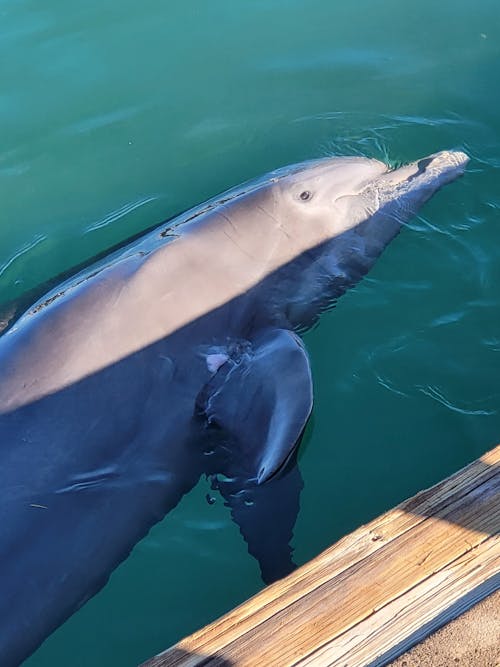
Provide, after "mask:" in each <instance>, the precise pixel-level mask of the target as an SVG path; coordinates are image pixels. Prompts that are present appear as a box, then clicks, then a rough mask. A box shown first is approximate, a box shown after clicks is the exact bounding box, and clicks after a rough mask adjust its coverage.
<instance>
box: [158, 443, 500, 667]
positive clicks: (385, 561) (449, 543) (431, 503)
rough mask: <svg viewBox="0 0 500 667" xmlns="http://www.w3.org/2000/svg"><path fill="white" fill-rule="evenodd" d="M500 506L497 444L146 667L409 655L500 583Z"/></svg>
mask: <svg viewBox="0 0 500 667" xmlns="http://www.w3.org/2000/svg"><path fill="white" fill-rule="evenodd" d="M499 501H500V446H499V447H497V448H495V449H494V450H492V451H491V452H488V453H487V454H485V455H484V456H483V457H481V458H480V459H478V460H477V461H475V462H474V463H472V464H471V465H469V466H467V467H466V468H464V469H463V470H461V471H459V472H458V473H456V474H455V475H453V476H452V477H450V478H448V479H447V480H444V481H443V482H440V483H439V484H437V485H436V486H434V487H432V488H431V489H429V490H427V491H423V492H421V493H419V494H417V495H416V496H415V497H413V498H411V499H410V500H408V501H406V502H404V503H402V504H401V505H399V506H398V507H396V508H395V509H394V510H391V511H390V512H387V513H386V514H384V515H382V516H381V517H378V518H377V519H375V520H374V521H372V522H371V523H369V524H368V525H367V526H364V527H362V528H360V529H358V530H357V531H355V532H354V533H352V534H351V535H348V536H347V537H346V538H344V539H342V540H340V541H339V542H338V543H337V544H335V545H334V546H332V547H330V548H329V549H327V550H326V551H325V552H323V553H322V554H321V555H320V556H318V557H317V558H315V559H314V560H312V561H310V562H309V563H307V564H306V565H304V566H303V567H301V568H300V569H299V570H297V571H296V572H294V573H292V574H291V575H290V576H289V577H287V578H286V579H283V580H281V581H279V582H277V583H276V584H274V585H272V586H269V587H268V588H267V589H265V590H264V591H262V592H261V593H259V594H258V595H256V596H255V597H254V598H252V599H250V600H249V601H248V602H246V603H244V604H243V605H241V606H240V607H238V608H237V609H235V610H233V611H232V612H230V613H229V614H226V615H225V616H224V617H222V618H221V619H219V620H218V621H215V622H214V623H212V624H211V625H209V626H207V627H206V628H203V629H202V630H200V631H199V632H197V633H195V634H193V635H191V637H188V638H186V639H184V640H182V641H181V642H179V644H177V645H176V646H175V647H173V648H172V649H169V650H167V651H166V652H165V653H163V654H161V655H160V656H157V657H156V658H153V659H152V660H150V661H148V662H147V663H145V665H146V666H147V667H165V666H167V665H169V666H170V665H172V666H173V665H183V666H186V665H199V664H204V665H209V664H210V665H216V664H228V665H241V666H244V665H255V664H266V665H275V664H276V665H280V666H281V665H283V666H285V665H298V664H300V665H313V664H317V665H324V664H329V665H330V664H331V665H336V664H339V665H340V664H342V665H359V666H361V665H365V664H371V663H373V661H374V660H375V659H376V658H377V657H379V656H381V655H382V654H384V652H388V651H389V652H390V650H391V647H394V646H397V647H399V648H398V651H399V652H401V651H403V650H406V648H408V646H409V645H410V644H408V642H410V641H413V643H415V641H417V640H418V639H417V638H416V637H418V636H419V635H418V631H419V628H422V627H425V628H426V630H425V631H426V632H427V633H428V632H430V631H431V630H432V629H434V628H435V627H437V626H438V625H439V624H442V623H443V622H445V620H446V619H447V617H448V616H449V615H450V614H451V613H452V611H451V610H452V609H453V608H456V609H458V608H460V605H462V606H464V605H465V606H466V605H467V604H469V605H470V604H472V602H473V601H475V598H477V597H478V595H480V594H481V595H483V596H484V595H486V594H487V592H489V591H490V590H493V589H494V588H495V587H498V585H499V582H498V576H497V575H498V572H499V571H500V542H499V539H498V533H499V532H500V502H499ZM485 582H486V583H485ZM488 582H489V584H488ZM457 605H458V606H457ZM447 610H448V611H447ZM405 642H406V643H405ZM351 655H352V656H355V657H353V658H352V660H353V661H352V660H351ZM392 657H394V655H393V656H392ZM339 661H340V662H339Z"/></svg>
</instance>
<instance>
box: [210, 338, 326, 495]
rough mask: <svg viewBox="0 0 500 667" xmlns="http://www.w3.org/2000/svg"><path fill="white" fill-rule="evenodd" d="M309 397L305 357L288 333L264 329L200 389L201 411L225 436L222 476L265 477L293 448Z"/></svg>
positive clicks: (261, 480)
mask: <svg viewBox="0 0 500 667" xmlns="http://www.w3.org/2000/svg"><path fill="white" fill-rule="evenodd" d="M312 401H313V392H312V380H311V369H310V366H309V359H308V357H307V353H306V351H305V349H304V346H303V344H302V341H301V340H300V338H299V337H298V336H296V335H295V334H294V333H292V332H291V331H287V330H283V329H272V330H266V331H265V332H263V333H262V334H261V335H259V336H258V337H257V338H256V339H255V340H254V341H253V343H252V344H251V347H249V348H248V349H245V351H244V352H243V353H242V354H241V356H240V357H239V358H237V359H230V360H229V361H228V362H227V363H225V364H224V365H223V366H221V368H220V369H219V370H218V371H217V373H216V375H215V376H214V377H213V378H212V380H211V381H210V383H209V384H208V385H207V386H206V387H205V388H204V390H203V401H202V402H203V406H202V412H203V413H204V415H205V418H206V419H207V422H208V424H209V425H212V426H217V427H219V428H220V429H221V430H222V432H225V433H226V434H227V436H228V437H229V440H230V445H229V449H230V452H231V461H230V462H229V464H228V471H226V472H227V474H228V475H229V476H235V475H236V476H238V477H246V478H247V479H253V480H255V481H256V482H257V484H263V483H264V482H267V481H269V480H270V479H271V478H272V477H273V475H275V474H276V473H277V472H278V471H279V470H280V469H281V468H282V467H283V466H284V465H285V464H286V463H287V461H288V460H289V458H290V457H291V455H292V454H293V452H294V451H295V448H296V446H297V444H298V442H299V440H300V436H301V435H302V432H303V430H304V427H305V425H306V423H307V420H308V418H309V415H310V414H311V409H312ZM221 472H222V471H221Z"/></svg>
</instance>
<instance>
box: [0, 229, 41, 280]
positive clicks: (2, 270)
mask: <svg viewBox="0 0 500 667" xmlns="http://www.w3.org/2000/svg"><path fill="white" fill-rule="evenodd" d="M46 238H47V237H46V236H45V234H37V235H36V236H35V237H34V239H33V240H32V241H28V243H25V244H24V245H23V246H21V248H19V250H18V251H17V252H15V253H14V254H13V255H12V257H10V258H9V259H8V260H7V261H6V262H5V263H4V264H2V265H1V266H0V276H2V275H3V274H4V273H5V272H6V271H7V269H8V268H9V267H10V266H12V264H14V262H15V261H16V260H17V259H19V257H21V256H22V255H24V254H26V253H27V252H29V251H30V250H33V248H34V247H35V246H37V245H39V244H40V243H42V242H43V241H45V239H46Z"/></svg>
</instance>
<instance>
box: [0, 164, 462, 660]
mask: <svg viewBox="0 0 500 667" xmlns="http://www.w3.org/2000/svg"><path fill="white" fill-rule="evenodd" d="M466 163H467V157H466V156H465V155H464V154H463V153H460V152H442V153H437V154H435V155H432V156H430V157H428V158H426V159H424V160H420V161H418V162H415V163H412V164H410V165H408V166H405V167H402V168H400V169H395V170H389V169H388V168H387V167H386V165H384V164H382V163H381V162H378V161H376V160H371V159H365V158H358V157H351V158H332V159H324V160H318V161H313V162H307V163H304V164H300V165H296V166H293V167H288V168H284V169H281V170H278V171H276V172H273V173H271V174H269V175H267V176H266V177H263V178H261V179H259V180H257V181H254V182H252V183H249V184H246V185H244V186H241V187H240V188H237V189H234V190H232V191H229V192H228V193H226V194H225V195H223V196H221V197H220V198H218V199H214V200H212V201H210V202H208V204H205V205H203V206H201V207H198V208H197V209H194V210H192V211H190V212H188V213H187V214H184V215H183V216H181V217H180V218H178V219H177V220H176V221H174V223H173V224H171V225H169V226H168V228H165V226H163V227H162V228H159V229H157V230H155V231H153V232H150V233H148V234H146V235H145V236H144V237H142V238H141V239H139V240H136V241H135V242H134V243H133V244H131V245H129V246H126V247H125V248H123V249H122V250H120V251H117V252H115V253H114V254H112V255H111V256H109V257H108V258H107V259H105V260H102V261H101V262H100V263H99V264H97V265H94V266H92V267H91V268H89V269H88V270H86V271H84V272H82V273H80V274H78V275H77V276H75V277H73V278H72V279H69V280H67V281H66V282H64V283H63V284H62V285H60V286H59V287H58V288H57V289H55V290H53V291H52V292H49V294H47V295H46V296H45V297H44V298H43V299H42V300H40V301H39V302H38V303H36V304H35V305H34V306H33V307H32V308H31V309H30V310H29V311H27V312H26V313H25V314H24V315H23V316H22V317H21V318H20V319H19V320H18V321H17V322H16V323H15V325H14V326H13V327H12V328H11V329H9V330H8V331H7V332H6V333H4V334H3V336H2V337H0V368H1V372H0V488H1V489H2V502H1V503H0V592H1V594H0V664H1V665H2V666H3V667H11V666H13V665H17V664H19V663H20V662H21V661H22V660H23V659H24V658H26V657H27V656H28V655H29V654H30V653H31V652H32V651H33V650H34V649H35V648H36V647H37V646H38V645H39V644H40V643H41V642H42V641H43V639H44V638H45V637H46V636H47V635H48V634H50V633H51V632H52V631H53V630H54V629H55V628H56V627H57V626H58V625H59V624H61V623H62V622H63V621H64V620H65V619H66V618H67V617H68V616H69V615H70V614H71V613H73V612H74V611H75V610H76V609H77V608H78V607H79V606H80V605H81V604H83V603H84V602H85V601H86V600H87V599H88V598H89V597H91V596H92V595H93V594H94V593H96V592H97V591H98V590H99V589H100V588H101V587H102V586H103V585H104V583H105V582H106V580H107V578H108V577H109V574H110V573H111V571H112V570H113V569H114V568H115V567H116V565H117V564H118V563H119V562H121V561H122V560H123V559H124V558H125V557H126V556H127V555H128V553H129V552H130V550H131V549H132V547H133V546H134V544H136V542H137V541H138V540H139V539H140V538H142V537H143V536H144V535H145V534H146V533H147V532H148V530H149V529H150V527H151V526H152V525H153V524H154V523H155V522H157V521H159V520H160V519H161V518H162V517H163V516H164V515H165V513H166V512H168V511H169V510H170V509H172V508H173V507H174V506H175V505H176V504H177V503H178V502H179V500H180V498H181V497H182V496H183V494H185V493H186V492H188V491H189V490H190V489H191V488H192V487H193V486H194V485H195V484H196V483H197V481H198V479H199V477H200V475H202V474H207V475H210V476H211V478H212V481H213V485H214V487H215V488H217V489H218V490H219V491H220V493H221V494H222V496H223V497H224V499H225V501H226V503H227V505H229V507H230V509H231V512H232V516H233V518H234V520H235V521H236V522H237V523H238V525H239V527H240V530H241V533H242V535H243V536H244V538H245V539H246V541H247V543H248V548H249V551H250V553H252V554H253V555H254V556H255V557H256V558H257V559H258V560H259V564H260V567H261V571H262V574H263V577H264V579H265V580H266V581H271V580H273V579H276V578H278V577H280V576H283V575H284V574H286V573H287V572H288V571H290V570H291V569H292V568H293V563H292V560H291V549H290V547H289V543H290V540H291V537H292V530H293V526H294V523H295V518H296V515H297V512H298V506H299V493H300V489H301V486H302V482H301V478H300V474H299V472H298V469H297V466H296V465H295V454H296V446H297V443H298V442H299V440H300V437H301V434H302V431H303V429H304V426H305V424H306V422H307V419H308V417H309V414H310V412H311V407H312V383H311V372H310V368H309V363H308V358H307V354H306V352H305V350H304V347H303V345H302V343H301V341H300V339H299V337H298V336H297V332H300V331H302V330H304V329H306V328H307V327H309V326H311V325H312V324H313V323H314V322H315V321H316V320H317V318H318V316H319V315H320V313H321V312H322V311H323V310H324V309H325V308H327V307H328V306H329V305H331V304H332V302H333V300H334V299H335V298H337V297H338V296H339V295H340V294H341V293H342V292H343V291H344V290H345V289H346V288H347V287H349V286H350V285H352V284H354V283H355V282H356V281H358V280H359V279H360V278H361V276H363V275H364V274H365V273H366V272H367V271H368V270H369V269H370V267H371V266H372V265H373V264H374V262H375V261H376V259H377V257H378V256H379V255H380V253H381V252H382V251H383V249H384V248H385V246H386V245H387V244H388V243H389V242H390V241H391V239H392V238H393V237H394V236H395V235H396V234H397V232H398V231H399V229H400V226H401V225H402V224H403V223H404V222H405V221H406V220H408V219H409V217H410V216H411V215H412V214H413V213H415V211H416V210H418V209H419V208H420V206H421V205H422V204H423V203H424V202H425V201H426V200H427V199H429V197H430V196H431V195H432V194H433V193H434V192H435V191H436V190H437V189H438V188H439V187H441V186H442V185H444V184H445V183H448V182H450V181H452V180H454V179H455V178H456V177H457V176H459V175H460V174H461V173H462V172H463V170H464V167H465V164H466Z"/></svg>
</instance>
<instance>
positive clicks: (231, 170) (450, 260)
mask: <svg viewBox="0 0 500 667" xmlns="http://www.w3.org/2000/svg"><path fill="white" fill-rule="evenodd" d="M499 82H500V6H499V4H498V0H476V2H470V1H468V0H453V1H451V0H443V1H442V2H440V3H435V2H431V1H430V0H420V2H405V1H404V0H398V1H395V0H384V1H377V0H357V1H355V2H349V3H347V2H343V3H341V2H338V1H337V0H300V1H299V0H253V2H243V1H242V0H231V1H230V0H211V1H210V2H202V1H201V0H198V1H196V2H182V3H181V2H177V1H174V0H172V1H171V2H168V3H167V2H158V1H154V0H144V1H143V2H141V3H137V2H130V1H129V0H122V1H121V2H117V1H116V0H100V1H99V2H97V1H96V0H88V2H86V3H71V2H63V1H62V0H46V2H44V3H41V2H39V1H35V0H0V127H1V133H0V202H1V208H0V304H1V303H4V302H7V301H9V300H10V299H13V298H18V297H22V295H23V294H25V293H26V292H27V291H28V290H29V289H31V288H32V287H34V286H36V285H38V284H40V283H41V282H43V281H45V280H48V279H50V278H51V277H54V276H56V275H57V274H59V273H60V272H62V271H64V270H67V269H68V268H70V267H72V266H74V265H76V264H78V263H80V262H82V261H85V260H86V259H88V258H90V257H92V256H93V255H95V254H96V253H99V252H101V251H103V250H105V249H106V248H108V247H110V246H112V245H113V244H115V243H118V242H119V241H122V240H124V239H126V238H127V237H128V236H130V235H132V234H134V233H137V232H139V231H140V230H142V229H146V228H148V227H150V226H151V225H153V224H154V223H156V222H161V221H162V220H164V219H166V218H169V217H171V216H172V215H174V214H175V213H177V212H179V211H182V210H184V209H186V208H188V207H190V206H192V205H194V204H197V203H199V202H201V201H203V200H204V199H206V198H208V197H209V196H212V195H214V194H216V193H218V192H220V191H222V190H224V189H225V188H227V187H229V186H231V185H235V184H237V183H239V182H241V181H244V180H246V179H249V178H251V177H253V176H256V175H259V174H261V173H264V172H266V171H268V170H270V169H274V168H276V167H278V166H280V165H283V164H287V163H293V162H297V161H300V160H303V159H307V158H314V157H319V156H324V155H331V154H354V153H356V154H357V153H361V154H364V155H369V156H374V157H379V158H386V157H387V158H388V159H389V160H390V161H391V162H392V163H399V162H403V161H407V160H413V159H416V158H419V157H422V156H425V155H427V154H429V153H432V152H434V151H436V150H440V149H444V148H451V147H460V148H462V149H464V150H466V151H467V152H468V153H469V154H470V155H471V157H472V160H471V163H470V167H469V169H468V173H467V174H466V176H465V177H464V178H463V179H461V180H460V181H458V182H456V183H454V184H453V185H451V186H449V187H447V188H446V189H445V190H443V191H442V192H440V193H439V194H438V195H437V196H436V197H435V198H434V199H433V200H432V201H431V202H430V203H429V204H428V205H427V206H426V207H425V209H424V210H423V211H422V215H421V216H420V217H419V218H418V219H416V220H414V221H413V222H412V223H411V224H410V225H409V227H408V229H405V230H404V231H403V233H402V234H401V235H400V236H399V237H398V238H397V239H396V240H395V241H394V242H393V243H392V244H391V246H390V247H389V248H388V249H387V251H386V252H385V254H384V255H383V257H382V258H381V259H380V260H379V262H378V263H377V265H376V266H375V268H374V270H373V271H372V272H371V273H370V275H369V276H368V277H367V278H366V279H365V280H363V281H362V282H361V283H360V284H359V285H358V286H357V287H356V288H354V289H353V290H351V291H350V292H349V293H348V294H347V295H345V296H344V297H343V298H342V299H341V300H340V302H339V304H338V305H337V307H336V308H335V309H334V310H333V311H331V312H330V313H328V314H327V315H325V316H324V317H323V318H322V321H321V323H320V325H319V327H317V328H316V329H314V330H313V331H311V332H309V333H308V334H307V335H306V337H305V340H306V345H307V348H308V351H309V353H310V356H311V361H312V366H313V373H314V381H315V393H316V400H315V409H314V414H313V418H312V420H311V422H310V424H309V426H308V429H307V432H306V435H305V439H304V443H303V447H302V452H301V458H300V465H301V469H302V472H303V476H304V481H305V487H304V490H303V493H302V499H301V505H302V506H301V511H300V515H299V517H298V521H297V526H296V531H295V538H294V545H295V554H296V558H297V561H298V562H300V563H302V562H304V561H306V560H308V559H310V558H311V557H313V556H314V555H315V554H317V553H318V552H319V551H320V550H322V549H323V548H324V547H326V546H327V545H329V544H331V543H332V542H333V541H334V540H336V539H338V538H339V537H340V536H341V535H343V534H345V533H346V532H347V531H350V530H352V529H354V528H355V527H357V526H358V525H360V524H361V523H363V522H366V521H368V520H369V519H371V518H372V517H374V516H376V515H377V514H379V513H380V512H382V511H383V510H385V509H387V508H389V507H391V506H393V505H394V504H395V503H397V502H398V501H400V500H402V499H403V498H405V497H407V496H409V495H411V494H413V493H414V492H416V491H417V490H419V489H421V488H423V487H426V486H429V485H430V484H432V483H433V482H435V481H437V480H439V479H441V478H442V477H443V476H445V475H447V474H449V473H451V472H452V471H454V470H456V469H457V468H459V467H461V466H463V465H464V464H466V463H467V462H469V461H471V460H472V459H474V458H476V457H477V456H479V455H480V454H481V453H483V452H484V451H485V450H487V449H488V448H490V447H491V446H492V445H494V444H495V443H496V442H497V441H498V440H499V439H500V412H499V411H500V373H499V371H500V317H499V312H500V311H499V309H500V291H499V289H498V287H499V281H500V233H499V225H500V178H499V176H500V173H499V172H500V116H499V111H498V110H499V109H500V86H499ZM206 492H207V484H206V482H201V483H200V484H199V485H198V487H197V488H196V489H195V490H194V491H193V492H192V493H191V494H190V495H188V496H187V497H185V498H184V499H183V501H182V502H181V503H180V505H179V506H178V507H177V508H176V509H175V510H174V511H173V512H172V513H170V514H169V515H168V516H167V517H166V518H165V520H164V521H163V522H161V523H160V524H158V525H157V526H156V527H155V528H154V529H153V530H152V531H151V533H150V535H149V536H148V537H147V538H145V539H144V540H143V541H142V542H141V543H140V544H139V545H137V547H136V548H135V549H134V551H133V553H132V555H131V556H130V557H129V559H128V560H127V561H126V562H125V563H123V564H122V565H121V566H120V567H119V568H118V569H117V570H116V571H115V573H114V574H113V575H112V577H111V580H110V582H109V583H108V585H107V586H106V588H105V589H104V590H103V591H102V592H101V593H99V594H98V595H97V596H96V597H95V598H93V599H92V600H91V601H90V602H89V603H88V604H87V605H85V606H84V607H83V608H82V609H81V610H80V611H79V612H78V613H76V614H75V615H74V616H73V617H72V618H71V619H70V620H69V621H68V622H67V623H65V624H64V626H62V627H61V628H60V629H59V630H57V631H56V632H55V633H54V634H53V636H52V637H50V638H49V639H48V640H47V641H46V642H45V644H44V645H43V646H42V647H41V648H40V649H39V650H38V651H37V653H36V654H35V655H34V656H33V657H32V658H31V659H29V660H28V661H27V663H26V664H27V665H28V666H29V667H49V666H50V667H54V665H67V664H71V665H72V666H73V667H83V666H90V665H92V666H96V665H106V666H107V667H113V666H116V667H118V666H120V667H127V666H132V665H136V664H137V663H138V662H140V661H141V660H144V659H146V658H147V657H149V656H151V655H152V654H154V653H155V652H158V651H160V650H162V649H164V648H166V647H167V646H169V645H170V644H172V643H173V642H175V641H176V640H177V639H179V638H180V637H181V636H183V635H185V634H187V633H189V632H191V631H193V630H195V629H196V628H198V627H200V626H201V625H203V624H205V623H206V622H208V621H210V620H212V619H214V618H215V617H217V616H218V615H220V614H221V613H223V612H225V611H227V610H228V609H230V608H231V607H233V606H234V605H236V604H237V603H239V602H241V601H242V600H244V599H245V598H247V597H248V596H250V595H251V594H253V593H254V592H256V591H257V590H259V589H260V588H261V587H262V582H261V581H260V578H259V575H258V569H257V565H256V563H255V562H254V561H253V560H252V558H251V557H250V556H248V554H247V553H246V547H245V544H244V542H243V540H242V539H241V538H240V535H239V533H238V529H237V527H236V526H235V525H234V524H233V523H232V522H231V521H230V519H229V516H228V512H227V511H226V508H225V507H224V506H223V504H222V502H216V503H215V504H214V505H212V506H209V505H208V504H207V503H206V501H205V494H206ZM0 594H1V592H0Z"/></svg>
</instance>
